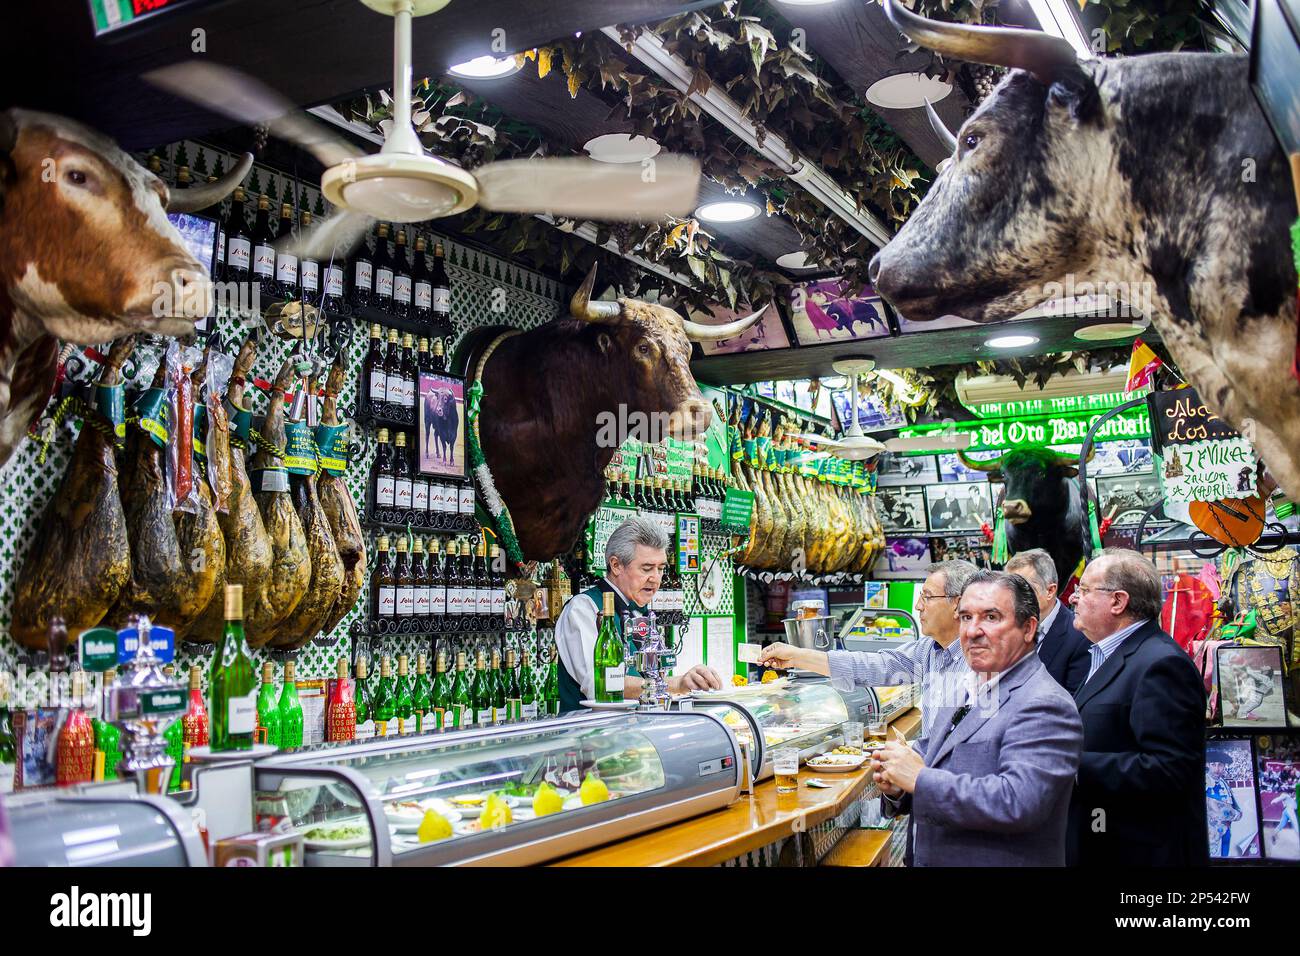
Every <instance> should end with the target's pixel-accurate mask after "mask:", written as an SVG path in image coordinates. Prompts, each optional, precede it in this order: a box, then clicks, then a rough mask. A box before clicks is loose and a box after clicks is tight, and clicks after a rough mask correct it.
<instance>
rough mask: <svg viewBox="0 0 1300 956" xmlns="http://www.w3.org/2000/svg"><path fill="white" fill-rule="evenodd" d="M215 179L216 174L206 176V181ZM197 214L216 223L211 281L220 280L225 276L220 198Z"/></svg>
mask: <svg viewBox="0 0 1300 956" xmlns="http://www.w3.org/2000/svg"><path fill="white" fill-rule="evenodd" d="M216 181H217V177H216V176H209V177H208V182H210V183H215V182H216ZM199 215H200V216H208V217H210V218H212V219H214V220H216V223H217V261H216V262H214V263H213V264H212V281H213V282H221V281H222V280H223V279H225V277H226V220H225V219H223V218H222V217H221V200H220V199H218V200H217V201H216V202H214V203H213V204H212V205H211V206H209V207H208V208H207V209H205V210H203V211H202V212H201V213H199Z"/></svg>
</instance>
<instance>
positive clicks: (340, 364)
mask: <svg viewBox="0 0 1300 956" xmlns="http://www.w3.org/2000/svg"><path fill="white" fill-rule="evenodd" d="M346 379H347V351H346V350H340V351H339V356H338V358H337V359H336V360H335V362H334V365H333V366H331V368H330V373H329V377H328V378H327V379H326V380H325V406H324V409H323V410H322V412H321V423H322V424H324V425H331V426H335V425H340V424H342V422H341V421H340V420H339V411H338V406H339V393H341V392H342V391H343V383H344V382H345V381H346ZM316 493H317V494H318V495H319V496H320V503H321V507H322V508H324V509H325V514H326V515H327V516H328V517H329V522H330V530H331V531H333V532H334V544H335V546H337V548H338V551H339V560H340V561H342V563H343V586H342V588H341V589H340V590H339V597H338V600H337V601H335V602H334V607H333V608H331V609H330V613H329V615H328V616H327V617H326V619H325V624H324V626H323V627H322V630H324V631H325V632H326V633H329V632H330V631H332V630H334V628H335V627H336V626H337V625H338V623H339V621H341V620H343V618H344V617H345V616H346V615H347V613H348V611H350V610H352V608H353V606H354V605H355V604H356V603H357V598H359V597H360V596H361V588H362V587H363V586H364V585H365V583H366V537H365V535H364V534H362V532H361V519H360V518H359V517H358V516H357V504H356V502H355V501H353V500H352V492H351V491H349V490H348V485H347V482H346V480H345V479H344V476H343V475H333V474H330V473H329V472H327V471H325V470H323V469H322V471H321V473H320V477H319V479H318V480H317V483H316Z"/></svg>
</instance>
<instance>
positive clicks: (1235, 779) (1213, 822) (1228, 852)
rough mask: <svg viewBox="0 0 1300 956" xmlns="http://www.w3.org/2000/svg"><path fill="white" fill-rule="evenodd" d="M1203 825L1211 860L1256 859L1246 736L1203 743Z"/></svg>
mask: <svg viewBox="0 0 1300 956" xmlns="http://www.w3.org/2000/svg"><path fill="white" fill-rule="evenodd" d="M1205 823H1206V828H1207V830H1208V837H1209V843H1210V859H1211V860H1258V859H1260V857H1261V851H1260V839H1259V837H1260V834H1259V814H1258V811H1257V809H1256V801H1255V755H1254V749H1253V747H1252V746H1251V738H1250V737H1214V738H1211V739H1209V740H1207V741H1206V742H1205Z"/></svg>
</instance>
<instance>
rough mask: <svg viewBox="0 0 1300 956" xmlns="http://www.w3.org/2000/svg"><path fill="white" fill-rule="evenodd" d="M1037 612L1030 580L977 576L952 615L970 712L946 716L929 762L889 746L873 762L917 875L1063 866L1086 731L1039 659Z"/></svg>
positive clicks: (958, 709)
mask: <svg viewBox="0 0 1300 956" xmlns="http://www.w3.org/2000/svg"><path fill="white" fill-rule="evenodd" d="M1038 613H1039V611H1038V600H1037V597H1036V596H1035V594H1034V591H1033V588H1031V587H1030V586H1029V584H1028V582H1026V581H1025V579H1024V578H1022V577H1020V576H1019V575H1015V574H1007V573H1005V572H1002V571H980V572H978V573H977V574H975V575H974V576H973V577H972V578H971V579H970V580H969V581H968V582H967V584H966V587H965V589H964V590H963V591H962V595H961V601H960V603H959V604H958V607H957V620H958V625H959V628H960V634H961V647H962V652H963V653H964V654H965V655H966V661H967V663H969V664H970V668H971V671H972V672H973V673H972V674H971V682H970V685H969V686H968V688H967V694H966V702H965V703H964V704H962V705H961V706H950V707H945V708H944V709H943V711H942V712H941V713H940V714H939V716H938V719H937V720H936V721H935V724H934V730H933V731H932V733H931V736H930V739H929V741H928V743H927V746H926V752H925V754H924V756H922V755H921V754H918V753H916V751H914V750H912V749H911V748H910V747H908V746H907V745H906V744H904V743H901V742H899V741H889V742H888V743H886V744H885V746H884V748H883V749H881V750H877V751H876V753H875V755H874V756H873V758H872V769H873V770H874V771H875V779H876V783H877V784H878V785H879V787H880V790H881V792H882V793H883V794H884V795H885V798H886V799H885V801H884V809H885V813H886V815H894V814H897V813H906V812H911V813H912V815H913V818H914V822H915V824H916V837H915V847H914V851H913V853H914V858H915V861H916V865H917V866H1064V865H1065V828H1066V823H1067V820H1068V811H1069V806H1070V790H1071V787H1072V785H1073V783H1074V775H1075V773H1076V772H1077V771H1078V769H1079V754H1080V751H1081V749H1082V746H1083V725H1082V723H1081V722H1080V720H1079V712H1078V710H1076V709H1075V706H1074V701H1073V700H1072V699H1071V698H1070V695H1069V694H1068V693H1067V692H1066V691H1065V690H1064V689H1063V688H1062V687H1061V685H1060V684H1058V683H1057V682H1056V681H1055V680H1054V679H1053V678H1052V675H1051V674H1049V673H1048V672H1047V668H1046V667H1044V666H1043V662H1042V661H1041V660H1039V657H1038V655H1037V654H1035V653H1034V649H1035V646H1036V643H1037V632H1038ZM954 703H955V702H954Z"/></svg>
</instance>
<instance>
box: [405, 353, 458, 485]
mask: <svg viewBox="0 0 1300 956" xmlns="http://www.w3.org/2000/svg"><path fill="white" fill-rule="evenodd" d="M415 413H416V418H417V424H418V425H419V432H420V437H419V441H418V443H417V447H418V448H419V455H420V460H419V462H418V467H419V471H420V474H422V475H438V476H439V477H442V478H465V477H468V471H467V466H466V463H465V381H464V379H460V378H456V377H455V376H454V375H443V374H442V373H440V372H421V373H420V394H419V397H418V401H417V402H416V403H415Z"/></svg>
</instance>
